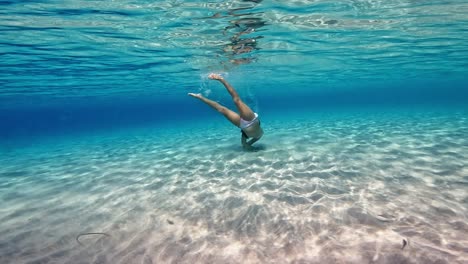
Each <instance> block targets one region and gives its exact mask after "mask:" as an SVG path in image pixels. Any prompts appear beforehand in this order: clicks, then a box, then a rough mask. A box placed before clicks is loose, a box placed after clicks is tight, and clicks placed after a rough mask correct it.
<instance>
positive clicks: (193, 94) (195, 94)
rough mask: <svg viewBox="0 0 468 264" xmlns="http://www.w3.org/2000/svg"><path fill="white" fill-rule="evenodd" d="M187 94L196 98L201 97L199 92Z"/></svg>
mask: <svg viewBox="0 0 468 264" xmlns="http://www.w3.org/2000/svg"><path fill="white" fill-rule="evenodd" d="M188 95H190V96H192V97H195V98H198V99H200V98H202V97H203V96H202V95H201V94H199V93H188Z"/></svg>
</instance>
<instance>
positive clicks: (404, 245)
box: [401, 239, 408, 249]
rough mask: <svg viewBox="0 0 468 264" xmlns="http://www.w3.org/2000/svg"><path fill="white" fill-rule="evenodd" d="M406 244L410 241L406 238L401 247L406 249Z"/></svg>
mask: <svg viewBox="0 0 468 264" xmlns="http://www.w3.org/2000/svg"><path fill="white" fill-rule="evenodd" d="M406 245H408V242H407V241H406V239H403V246H402V247H401V249H404V248H405V247H406Z"/></svg>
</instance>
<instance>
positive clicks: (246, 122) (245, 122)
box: [239, 113, 260, 138]
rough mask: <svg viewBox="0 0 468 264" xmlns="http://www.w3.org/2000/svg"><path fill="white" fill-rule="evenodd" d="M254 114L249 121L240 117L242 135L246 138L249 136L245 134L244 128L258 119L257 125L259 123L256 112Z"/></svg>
mask: <svg viewBox="0 0 468 264" xmlns="http://www.w3.org/2000/svg"><path fill="white" fill-rule="evenodd" d="M254 114H255V117H254V119H252V120H250V121H246V120H244V119H242V117H241V119H240V126H239V127H240V129H241V132H242V135H244V136H245V137H246V138H249V136H247V134H246V133H245V132H244V128H248V127H250V126H251V125H253V124H254V123H255V122H256V121H257V120H258V125H260V120H259V119H258V114H257V113H254Z"/></svg>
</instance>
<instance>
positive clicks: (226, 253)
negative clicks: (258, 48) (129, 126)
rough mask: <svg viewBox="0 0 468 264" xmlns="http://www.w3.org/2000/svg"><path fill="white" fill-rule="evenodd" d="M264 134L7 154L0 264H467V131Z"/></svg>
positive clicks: (329, 124) (436, 119)
mask: <svg viewBox="0 0 468 264" xmlns="http://www.w3.org/2000/svg"><path fill="white" fill-rule="evenodd" d="M214 122H220V123H222V122H224V121H222V119H215V121H214ZM262 124H264V126H265V130H266V136H265V138H264V139H262V140H261V141H260V142H259V144H258V146H259V149H258V151H256V152H244V151H242V150H241V148H240V146H239V141H240V133H239V132H238V131H236V130H235V129H234V128H232V127H230V126H229V125H226V126H219V127H218V126H215V125H207V127H206V128H204V129H200V128H192V129H188V128H186V127H180V128H178V129H174V130H172V131H170V130H165V131H162V132H158V133H154V134H153V133H150V132H144V133H143V132H142V133H133V134H128V135H120V136H117V135H114V136H110V135H109V136H107V137H94V138H92V137H88V138H82V139H75V140H74V141H72V140H69V141H67V142H61V143H56V144H50V145H47V146H36V147H34V148H19V149H15V150H9V151H8V152H6V151H4V153H3V154H2V156H1V157H0V163H1V164H2V165H1V167H0V201H1V204H2V206H1V207H0V223H2V224H1V225H0V263H291V262H294V263H371V262H372V263H467V262H468V222H467V217H468V167H467V163H468V119H467V118H466V117H464V115H462V114H457V113H452V114H450V115H442V114H437V115H436V114H414V113H412V114H407V115H397V114H393V115H392V114H382V115H378V114H375V115H353V116H345V115H337V116H326V115H324V116H319V115H317V116H312V117H309V118H299V119H294V120H290V121H285V120H268V119H266V120H262ZM88 232H103V233H105V234H107V235H108V236H105V235H99V234H95V235H84V236H81V237H79V241H77V239H76V237H77V235H79V234H83V233H88ZM403 240H405V241H407V245H406V246H405V247H404V248H403V243H404V242H403Z"/></svg>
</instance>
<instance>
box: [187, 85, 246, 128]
mask: <svg viewBox="0 0 468 264" xmlns="http://www.w3.org/2000/svg"><path fill="white" fill-rule="evenodd" d="M188 95H190V96H192V97H195V98H198V99H200V100H201V101H202V102H204V103H205V104H207V105H209V106H211V107H212V108H214V109H215V110H216V111H218V112H220V113H221V114H223V115H224V116H225V117H226V118H227V119H228V120H229V121H231V123H232V124H233V125H235V126H237V127H239V126H240V116H239V115H238V114H237V113H236V112H234V111H232V110H230V109H228V108H227V107H225V106H222V105H220V104H219V103H217V102H215V101H213V100H210V99H208V98H205V97H204V96H203V95H201V94H195V93H189V94H188Z"/></svg>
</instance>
